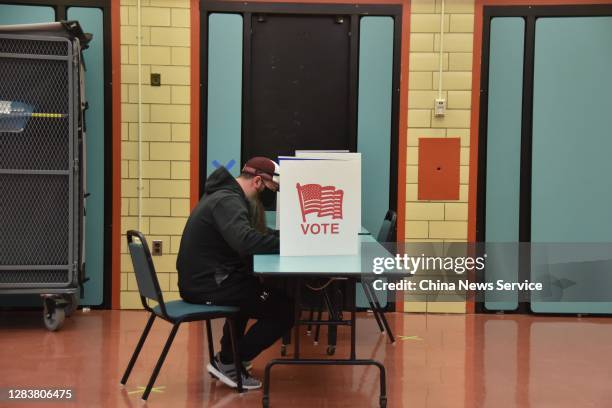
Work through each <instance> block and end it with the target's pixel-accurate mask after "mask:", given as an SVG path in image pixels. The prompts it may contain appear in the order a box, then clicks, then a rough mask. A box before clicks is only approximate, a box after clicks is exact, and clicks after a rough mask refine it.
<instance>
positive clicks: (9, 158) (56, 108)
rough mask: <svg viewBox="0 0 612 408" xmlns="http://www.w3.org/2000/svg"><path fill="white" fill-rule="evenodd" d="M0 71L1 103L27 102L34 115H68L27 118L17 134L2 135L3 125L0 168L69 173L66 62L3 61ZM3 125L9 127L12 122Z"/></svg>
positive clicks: (0, 61) (16, 59) (1, 60)
mask: <svg viewBox="0 0 612 408" xmlns="http://www.w3.org/2000/svg"><path fill="white" fill-rule="evenodd" d="M0 72H1V73H2V76H1V78H0V101H18V102H21V103H25V104H27V105H30V106H31V107H32V108H33V111H34V112H35V113H45V114H48V113H52V114H64V115H65V116H63V117H52V118H46V117H29V118H25V119H26V125H25V127H24V129H23V131H21V132H17V133H13V132H3V131H2V130H5V129H2V127H3V126H2V125H3V123H0V168H3V169H22V170H23V169H31V170H67V169H68V168H69V166H70V157H69V155H70V152H69V146H70V132H69V128H68V126H69V121H68V116H67V114H68V110H69V109H68V92H67V91H68V64H67V62H66V61H56V60H35V59H21V58H0ZM9 116H10V115H9ZM12 121H13V122H14V119H13V120H12ZM0 122H4V124H5V125H7V126H10V124H11V123H10V122H11V119H10V118H9V119H2V120H1V121H0Z"/></svg>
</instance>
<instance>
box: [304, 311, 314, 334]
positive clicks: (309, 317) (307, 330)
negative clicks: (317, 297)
mask: <svg viewBox="0 0 612 408" xmlns="http://www.w3.org/2000/svg"><path fill="white" fill-rule="evenodd" d="M312 319H314V307H311V308H310V315H309V316H308V320H311V321H312ZM310 333H312V325H311V324H309V325H308V327H307V328H306V335H308V336H310Z"/></svg>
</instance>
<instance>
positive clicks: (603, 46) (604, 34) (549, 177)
mask: <svg viewBox="0 0 612 408" xmlns="http://www.w3.org/2000/svg"><path fill="white" fill-rule="evenodd" d="M611 44H612V17H570V18H539V19H537V21H536V30H535V56H536V57H535V64H534V87H533V136H532V150H533V153H532V187H531V197H532V199H531V202H532V205H531V219H532V221H531V240H532V242H534V243H542V242H544V243H547V242H559V243H598V242H607V243H612V188H611V185H612V184H611V182H610V174H612V160H610V154H611V153H612V137H610V136H611V131H610V130H611V129H612V115H611V114H610V113H611V112H612V109H611V106H612V104H611V102H610V95H612V47H611ZM575 256H576V257H577V258H576V259H573V258H574V257H571V256H570V257H569V258H568V257H567V254H563V253H559V254H558V255H555V254H550V253H549V257H550V259H549V262H550V263H552V264H553V266H551V267H550V268H549V270H548V271H545V273H546V274H553V275H555V276H556V277H557V278H559V279H561V278H563V277H566V278H568V279H570V280H574V281H576V280H582V281H580V282H578V283H579V285H580V286H583V287H598V286H599V287H605V288H608V290H609V292H610V297H609V298H612V271H608V272H607V273H596V271H594V270H588V269H590V268H598V263H596V262H579V263H578V262H576V263H575V264H574V265H579V266H574V269H572V268H570V269H568V266H570V265H571V264H572V263H571V262H572V259H573V260H574V261H582V260H581V259H578V257H580V254H576V255H575ZM575 268H580V270H579V271H578V270H576V269H575ZM534 272H535V271H534ZM564 274H567V276H565V275H564ZM532 278H533V279H539V280H542V281H545V282H546V281H548V280H549V277H548V276H543V275H541V274H540V275H537V276H533V273H532ZM590 280H594V281H593V282H588V281H590ZM568 289H569V290H571V288H568ZM537 299H538V298H537V297H532V303H531V308H532V310H533V311H534V312H541V313H612V302H603V301H602V302H586V301H585V302H582V301H580V302H578V301H577V302H563V301H555V302H545V301H537ZM561 299H562V298H561ZM587 299H588V298H587ZM587 299H585V300H587Z"/></svg>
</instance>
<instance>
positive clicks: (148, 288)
mask: <svg viewBox="0 0 612 408" xmlns="http://www.w3.org/2000/svg"><path fill="white" fill-rule="evenodd" d="M127 242H128V248H129V250H130V255H131V258H132V265H133V266H134V273H135V275H136V283H137V284H138V291H139V292H140V300H141V301H142V306H143V307H144V309H145V310H147V311H148V312H150V313H151V315H150V317H149V320H148V321H147V325H146V326H145V329H144V331H143V332H142V335H141V336H140V340H138V344H137V345H136V349H135V350H134V353H133V354H132V358H131V359H130V362H129V363H128V366H127V368H126V369H125V373H124V374H123V377H122V378H121V384H122V385H125V383H126V382H127V380H128V377H129V376H130V373H131V372H132V368H133V367H134V364H135V363H136V359H138V355H139V354H140V350H141V349H142V346H143V344H144V342H145V340H146V339H147V336H148V334H149V331H150V330H151V326H153V321H154V320H155V318H156V317H160V318H162V319H163V320H165V321H167V322H169V323H171V324H172V331H171V332H170V336H168V340H167V341H166V344H165V345H164V349H163V351H162V353H161V355H160V356H159V359H158V360H157V364H156V365H155V368H154V369H153V374H151V378H150V379H149V383H148V384H147V387H146V388H145V390H144V393H143V394H142V399H143V400H144V401H146V400H147V398H148V397H149V393H150V392H151V389H152V388H153V384H154V383H155V380H156V379H157V375H158V374H159V371H160V369H161V367H162V365H163V364H164V360H165V359H166V355H167V354H168V351H169V350H170V346H171V345H172V341H173V340H174V337H175V336H176V333H177V331H178V328H179V326H180V324H181V323H186V322H198V321H203V320H204V321H206V334H207V338H208V354H209V359H210V362H211V364H212V362H213V359H214V349H213V344H212V330H211V327H210V321H211V320H212V319H219V318H225V319H227V321H228V323H229V327H230V338H231V343H232V351H233V354H234V364H235V365H236V372H237V373H240V372H242V371H241V370H242V363H241V360H240V357H239V356H238V348H237V346H236V337H235V334H236V326H235V324H234V318H235V317H236V314H237V313H238V312H239V309H238V308H237V307H233V306H214V305H200V304H194V303H187V302H183V301H182V300H173V301H171V302H164V298H163V295H162V292H161V289H160V288H159V281H158V280H157V275H156V273H155V266H154V265H153V259H152V258H151V252H150V251H149V246H148V245H147V241H146V240H145V237H144V235H143V234H142V233H141V232H139V231H134V230H130V231H128V232H127ZM148 299H150V300H153V301H155V302H157V306H155V307H150V306H149V305H148V303H147V300H148ZM238 392H242V376H241V375H238Z"/></svg>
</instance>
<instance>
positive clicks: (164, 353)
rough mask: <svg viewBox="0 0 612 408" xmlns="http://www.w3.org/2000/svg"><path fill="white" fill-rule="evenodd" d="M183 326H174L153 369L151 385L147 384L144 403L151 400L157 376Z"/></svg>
mask: <svg viewBox="0 0 612 408" xmlns="http://www.w3.org/2000/svg"><path fill="white" fill-rule="evenodd" d="M180 325H181V324H180V323H176V324H175V325H174V326H172V331H171V332H170V336H168V340H166V344H165V345H164V349H163V350H162V353H161V355H160V356H159V359H158V360H157V364H155V368H154V369H153V374H151V378H150V379H149V383H148V384H147V388H145V391H144V393H143V394H142V399H143V400H144V401H146V400H147V398H149V394H150V393H151V388H153V384H155V380H156V379H157V375H158V374H159V370H161V367H162V365H163V364H164V360H165V359H166V356H167V355H168V351H169V350H170V346H172V341H174V337H175V336H176V332H177V331H178V328H179V326H180Z"/></svg>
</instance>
